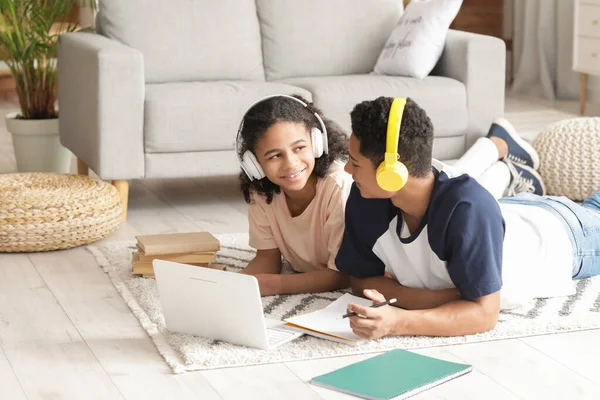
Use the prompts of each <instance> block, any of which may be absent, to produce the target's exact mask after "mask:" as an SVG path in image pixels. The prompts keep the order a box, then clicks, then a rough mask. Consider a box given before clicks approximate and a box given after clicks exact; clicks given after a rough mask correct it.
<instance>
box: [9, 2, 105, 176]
mask: <svg viewBox="0 0 600 400" xmlns="http://www.w3.org/2000/svg"><path fill="white" fill-rule="evenodd" d="M84 1H87V0H84ZM79 4H80V0H0V48H1V53H2V54H1V55H2V59H3V60H4V61H5V62H6V64H7V65H8V67H9V69H10V71H11V73H12V75H13V77H14V79H15V82H16V90H17V97H18V99H19V106H20V111H19V112H16V113H10V114H8V115H6V117H5V120H6V127H7V129H8V131H9V132H10V133H11V134H12V138H13V145H14V148H15V157H16V161H17V170H18V171H19V172H68V171H69V168H70V161H71V153H70V152H69V151H68V150H67V149H65V148H64V147H63V146H62V145H61V144H60V138H59V134H58V133H59V132H58V106H57V101H56V100H57V64H56V53H57V45H58V37H59V36H60V34H62V33H65V32H72V31H75V30H78V29H80V28H81V27H80V26H79V24H76V23H71V22H67V17H68V16H69V14H70V13H71V10H72V9H73V7H74V5H79ZM90 7H91V8H93V9H95V7H96V3H95V1H91V2H90Z"/></svg>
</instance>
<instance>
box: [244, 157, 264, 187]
mask: <svg viewBox="0 0 600 400" xmlns="http://www.w3.org/2000/svg"><path fill="white" fill-rule="evenodd" d="M242 169H243V170H244V171H245V172H246V175H248V177H249V178H250V180H253V179H262V178H264V177H265V173H264V171H263V169H262V167H261V166H260V164H259V163H258V160H257V159H256V156H254V153H252V152H251V151H248V150H247V151H246V152H245V153H244V155H243V156H242Z"/></svg>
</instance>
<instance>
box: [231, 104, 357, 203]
mask: <svg viewBox="0 0 600 400" xmlns="http://www.w3.org/2000/svg"><path fill="white" fill-rule="evenodd" d="M293 97H295V98H297V99H299V100H302V101H303V102H304V103H306V104H307V105H308V109H307V108H306V107H303V106H302V105H301V104H299V103H298V102H297V101H295V100H292V99H290V98H287V97H284V96H281V97H270V98H267V99H265V100H264V101H261V102H260V103H258V104H256V105H254V106H253V107H252V108H251V109H250V110H249V111H248V113H247V114H246V117H245V118H244V125H243V127H242V131H241V132H240V140H241V142H242V143H241V146H240V148H241V152H240V154H239V156H240V157H241V156H242V154H244V152H246V151H247V150H250V151H252V152H254V151H255V149H256V144H257V142H258V141H259V140H260V138H261V137H262V136H263V135H264V134H265V132H266V131H267V130H268V129H269V128H270V127H271V126H272V125H274V124H275V123H277V122H299V123H303V124H304V126H305V127H306V129H307V130H308V131H309V132H310V130H311V129H312V128H319V129H321V126H320V124H319V122H318V121H317V119H316V117H315V116H314V115H313V113H315V112H316V113H318V114H319V116H320V117H321V119H322V120H323V123H324V124H325V128H327V143H328V146H329V151H328V154H323V155H322V156H321V157H319V158H317V159H316V160H315V169H314V170H313V174H314V175H315V176H317V177H324V176H325V175H326V174H327V171H328V170H329V167H330V166H331V164H332V163H333V162H334V161H335V160H340V161H346V160H347V159H348V135H347V134H346V133H345V132H344V131H343V130H342V128H341V127H340V126H339V125H338V124H336V123H335V122H333V121H332V120H329V119H327V118H325V117H323V113H322V112H321V110H319V109H318V108H316V107H315V106H314V105H313V104H312V103H310V102H309V101H308V100H306V99H304V98H303V97H302V96H300V95H293ZM311 111H312V113H311ZM239 179H240V186H241V190H242V193H243V194H244V199H245V200H246V202H247V203H248V204H250V202H251V201H252V197H251V195H252V193H256V194H259V195H263V196H265V198H266V200H267V204H270V203H271V201H273V196H274V194H278V193H280V192H281V188H280V187H279V185H276V184H274V183H273V182H271V181H270V180H269V179H268V178H267V177H264V178H262V179H255V180H253V181H251V180H250V178H248V176H247V175H246V174H245V173H244V171H242V172H241V173H240V177H239Z"/></svg>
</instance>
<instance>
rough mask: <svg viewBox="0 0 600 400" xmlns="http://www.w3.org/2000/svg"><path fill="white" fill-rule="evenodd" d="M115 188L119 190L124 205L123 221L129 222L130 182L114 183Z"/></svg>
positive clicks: (119, 181) (120, 181) (118, 181)
mask: <svg viewBox="0 0 600 400" xmlns="http://www.w3.org/2000/svg"><path fill="white" fill-rule="evenodd" d="M112 184H113V186H114V187H116V188H117V192H119V196H121V204H123V221H127V202H128V200H129V182H128V181H123V180H117V181H112Z"/></svg>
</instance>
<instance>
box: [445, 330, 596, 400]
mask: <svg viewBox="0 0 600 400" xmlns="http://www.w3.org/2000/svg"><path fill="white" fill-rule="evenodd" d="M447 349H448V350H449V351H450V352H451V353H453V354H455V355H456V356H458V357H460V358H461V359H462V360H464V361H465V362H467V363H469V364H472V365H473V366H474V367H475V368H476V369H477V370H478V371H479V372H481V373H482V374H485V375H487V376H488V377H489V378H491V379H493V380H494V381H496V382H500V383H501V384H502V385H503V386H504V387H506V388H507V389H508V390H510V391H511V392H512V393H515V394H516V395H517V396H519V397H522V398H524V399H557V400H559V399H590V400H591V399H598V398H600V385H596V384H595V383H593V382H591V381H590V380H589V379H587V378H585V377H583V376H581V375H580V374H578V373H576V372H574V371H573V370H571V369H569V368H567V367H565V366H564V365H562V364H560V363H558V362H556V361H555V360H553V359H552V358H550V357H549V356H546V355H544V354H543V353H541V352H539V351H537V350H535V349H533V348H532V347H530V346H528V345H527V344H525V343H524V342H522V341H521V340H519V339H511V340H500V341H495V342H485V343H474V344H466V345H457V346H448V347H447Z"/></svg>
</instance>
